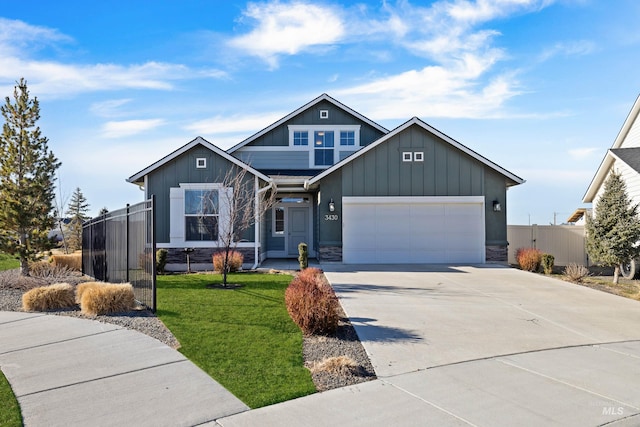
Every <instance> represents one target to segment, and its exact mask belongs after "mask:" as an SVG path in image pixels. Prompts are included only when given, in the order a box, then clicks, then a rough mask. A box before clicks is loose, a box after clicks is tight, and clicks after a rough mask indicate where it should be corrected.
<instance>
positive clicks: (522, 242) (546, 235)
mask: <svg viewBox="0 0 640 427" xmlns="http://www.w3.org/2000/svg"><path fill="white" fill-rule="evenodd" d="M584 240H585V239H584V226H581V225H535V224H534V225H508V226H507V241H508V242H509V263H510V264H517V261H516V251H517V250H518V249H519V248H536V249H540V250H541V251H542V252H544V253H547V254H551V255H553V256H554V257H555V265H558V266H566V265H568V264H570V263H576V264H580V265H585V266H588V265H589V259H588V257H587V252H586V250H585V243H584Z"/></svg>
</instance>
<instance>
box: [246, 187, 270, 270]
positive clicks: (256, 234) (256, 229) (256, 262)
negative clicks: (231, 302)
mask: <svg viewBox="0 0 640 427" xmlns="http://www.w3.org/2000/svg"><path fill="white" fill-rule="evenodd" d="M254 183H255V184H254V185H255V188H256V189H258V188H259V185H260V181H259V180H258V177H257V176H256V177H254ZM271 188H274V186H273V181H272V182H270V183H269V184H268V185H267V186H266V187H263V188H260V189H259V190H257V191H256V192H255V193H256V195H255V206H256V208H255V210H254V213H253V214H254V219H253V220H254V224H255V225H254V227H253V230H254V231H253V233H254V237H253V242H254V243H253V250H254V255H253V259H254V262H253V266H252V267H251V269H252V270H255V269H256V268H258V265H259V264H260V262H259V260H258V256H259V253H258V244H259V242H260V215H259V212H260V195H261V194H262V193H264V192H266V191H268V190H270V189H271Z"/></svg>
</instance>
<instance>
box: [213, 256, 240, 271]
mask: <svg viewBox="0 0 640 427" xmlns="http://www.w3.org/2000/svg"><path fill="white" fill-rule="evenodd" d="M243 262H244V255H242V253H241V252H238V251H229V259H228V266H229V270H228V271H227V272H228V273H233V272H235V271H238V270H240V269H241V268H242V263H243ZM213 270H214V271H215V272H217V273H222V272H223V270H224V252H223V251H221V252H216V253H215V254H213Z"/></svg>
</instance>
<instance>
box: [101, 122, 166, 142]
mask: <svg viewBox="0 0 640 427" xmlns="http://www.w3.org/2000/svg"><path fill="white" fill-rule="evenodd" d="M164 124H165V121H164V120H163V119H146V120H122V121H111V122H107V123H105V124H104V125H103V126H102V136H103V137H104V138H122V137H125V136H131V135H136V134H139V133H142V132H146V131H148V130H152V129H155V128H157V127H159V126H162V125H164Z"/></svg>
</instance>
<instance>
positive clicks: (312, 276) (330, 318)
mask: <svg viewBox="0 0 640 427" xmlns="http://www.w3.org/2000/svg"><path fill="white" fill-rule="evenodd" d="M284 300H285V304H286V306H287V311H288V312H289V316H291V319H293V321H294V322H295V323H296V324H297V325H298V327H300V329H301V330H302V332H303V333H304V334H307V335H314V334H320V335H329V334H332V333H333V332H335V331H336V329H337V328H338V320H339V319H340V317H339V314H338V309H339V303H338V298H337V297H336V294H335V293H334V292H333V289H332V288H331V285H329V283H327V281H326V280H325V279H324V276H323V274H322V272H321V271H320V270H319V269H317V268H307V269H305V270H303V271H301V272H300V273H299V274H298V275H297V276H296V277H295V278H294V279H293V281H292V282H291V284H290V285H289V287H288V288H287V290H286V291H285V294H284Z"/></svg>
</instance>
